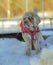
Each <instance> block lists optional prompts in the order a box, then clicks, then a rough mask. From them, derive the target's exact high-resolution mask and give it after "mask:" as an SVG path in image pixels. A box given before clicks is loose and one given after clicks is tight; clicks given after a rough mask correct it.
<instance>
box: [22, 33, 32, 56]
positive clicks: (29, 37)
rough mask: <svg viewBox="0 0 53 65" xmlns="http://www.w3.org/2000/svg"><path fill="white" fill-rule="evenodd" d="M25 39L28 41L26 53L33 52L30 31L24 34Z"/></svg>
mask: <svg viewBox="0 0 53 65" xmlns="http://www.w3.org/2000/svg"><path fill="white" fill-rule="evenodd" d="M22 36H23V38H24V41H25V42H26V55H30V54H31V36H30V35H29V34H28V33H23V34H22Z"/></svg>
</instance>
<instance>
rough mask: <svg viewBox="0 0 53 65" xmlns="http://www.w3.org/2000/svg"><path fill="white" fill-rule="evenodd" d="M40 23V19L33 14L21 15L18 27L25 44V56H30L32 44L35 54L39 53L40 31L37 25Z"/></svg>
mask: <svg viewBox="0 0 53 65" xmlns="http://www.w3.org/2000/svg"><path fill="white" fill-rule="evenodd" d="M39 23H40V17H39V16H38V15H37V14H34V13H33V12H26V13H24V14H23V17H22V20H21V23H20V26H21V30H22V37H23V39H24V41H25V42H26V55H30V54H31V48H32V44H33V45H34V47H35V52H36V53H37V54H38V53H39V52H40V44H39V34H40V29H39V27H38V24H39Z"/></svg>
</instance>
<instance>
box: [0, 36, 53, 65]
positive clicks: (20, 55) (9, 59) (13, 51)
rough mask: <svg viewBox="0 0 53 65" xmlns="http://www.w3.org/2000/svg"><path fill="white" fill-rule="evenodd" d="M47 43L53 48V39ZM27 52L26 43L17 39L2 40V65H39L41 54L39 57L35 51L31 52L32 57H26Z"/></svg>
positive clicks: (0, 50)
mask: <svg viewBox="0 0 53 65" xmlns="http://www.w3.org/2000/svg"><path fill="white" fill-rule="evenodd" d="M45 41H47V42H48V43H49V46H51V44H52V41H53V37H49V38H48V39H46V40H45ZM49 48H50V47H49ZM52 48H53V46H52ZM25 51H26V43H25V42H22V41H19V40H17V39H16V38H0V65H35V63H36V64H37V65H39V64H38V63H37V61H38V62H39V58H40V55H41V53H40V54H38V55H37V54H35V51H31V55H30V56H26V55H25ZM41 52H42V51H41Z"/></svg>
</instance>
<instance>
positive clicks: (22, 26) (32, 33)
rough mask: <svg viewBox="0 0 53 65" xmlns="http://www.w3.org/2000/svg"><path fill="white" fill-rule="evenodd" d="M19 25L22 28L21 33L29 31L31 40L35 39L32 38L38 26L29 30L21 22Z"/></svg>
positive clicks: (37, 30)
mask: <svg viewBox="0 0 53 65" xmlns="http://www.w3.org/2000/svg"><path fill="white" fill-rule="evenodd" d="M20 27H21V30H22V32H23V33H29V34H30V35H31V40H32V41H33V40H34V39H35V38H34V35H35V33H38V32H40V29H39V27H36V29H34V30H33V31H31V30H29V29H28V28H27V27H25V26H24V24H23V23H22V22H21V23H20Z"/></svg>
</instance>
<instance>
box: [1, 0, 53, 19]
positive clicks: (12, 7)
mask: <svg viewBox="0 0 53 65" xmlns="http://www.w3.org/2000/svg"><path fill="white" fill-rule="evenodd" d="M34 8H37V9H38V11H40V12H42V0H28V10H29V11H32V10H33V9H34ZM44 11H52V12H53V0H44ZM24 12H26V0H0V18H3V17H8V13H10V17H15V16H21V15H22V14H23V13H24Z"/></svg>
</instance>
